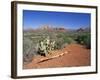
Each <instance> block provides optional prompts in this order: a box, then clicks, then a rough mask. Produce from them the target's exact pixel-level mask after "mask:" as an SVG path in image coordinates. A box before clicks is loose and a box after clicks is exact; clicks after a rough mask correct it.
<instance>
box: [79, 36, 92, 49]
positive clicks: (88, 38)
mask: <svg viewBox="0 0 100 80" xmlns="http://www.w3.org/2000/svg"><path fill="white" fill-rule="evenodd" d="M77 42H78V43H80V44H82V45H85V46H86V48H91V36H90V34H83V35H79V36H78V37H77Z"/></svg>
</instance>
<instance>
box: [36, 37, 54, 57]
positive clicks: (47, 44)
mask: <svg viewBox="0 0 100 80" xmlns="http://www.w3.org/2000/svg"><path fill="white" fill-rule="evenodd" d="M37 47H38V53H39V54H40V55H43V56H46V55H47V54H49V52H50V51H52V50H54V49H55V41H51V40H50V38H49V37H47V38H45V39H44V40H43V41H40V42H39V43H38V46H37Z"/></svg>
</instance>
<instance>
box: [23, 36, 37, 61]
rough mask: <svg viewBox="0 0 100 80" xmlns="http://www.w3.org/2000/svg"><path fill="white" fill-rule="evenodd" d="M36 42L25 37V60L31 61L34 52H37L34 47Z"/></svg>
mask: <svg viewBox="0 0 100 80" xmlns="http://www.w3.org/2000/svg"><path fill="white" fill-rule="evenodd" d="M34 46H35V45H34V44H33V42H32V40H30V39H29V38H26V37H24V40H23V60H24V62H30V61H32V59H33V56H34V54H35V53H36V49H35V48H34Z"/></svg>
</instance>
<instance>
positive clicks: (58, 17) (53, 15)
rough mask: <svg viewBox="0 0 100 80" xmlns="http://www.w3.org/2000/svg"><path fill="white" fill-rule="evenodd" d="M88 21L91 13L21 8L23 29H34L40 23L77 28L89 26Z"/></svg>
mask: <svg viewBox="0 0 100 80" xmlns="http://www.w3.org/2000/svg"><path fill="white" fill-rule="evenodd" d="M90 21H91V15H90V14H89V13H71V12H51V11H33V10H23V27H24V29H30V28H33V29H36V28H38V27H40V26H42V25H51V26H55V27H64V28H66V29H78V28H80V27H83V28H85V27H90V23H91V22H90Z"/></svg>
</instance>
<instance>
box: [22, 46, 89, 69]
mask: <svg viewBox="0 0 100 80" xmlns="http://www.w3.org/2000/svg"><path fill="white" fill-rule="evenodd" d="M67 52H68V53H67ZM56 53H65V54H64V55H63V56H60V57H57V58H54V59H50V60H47V61H43V62H41V63H38V61H39V60H40V58H42V57H41V56H37V57H35V58H34V59H33V61H32V62H31V63H29V64H24V66H23V68H24V69H32V68H54V67H75V66H89V65H90V49H86V48H85V47H84V46H82V45H79V44H70V45H68V46H67V47H65V48H63V49H62V50H58V51H56ZM43 58H44V57H43Z"/></svg>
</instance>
